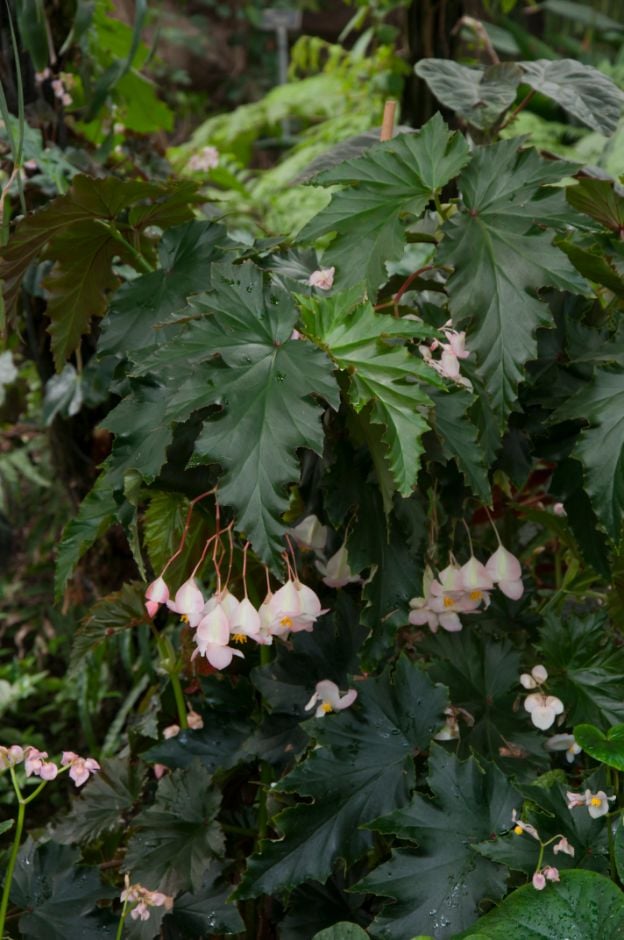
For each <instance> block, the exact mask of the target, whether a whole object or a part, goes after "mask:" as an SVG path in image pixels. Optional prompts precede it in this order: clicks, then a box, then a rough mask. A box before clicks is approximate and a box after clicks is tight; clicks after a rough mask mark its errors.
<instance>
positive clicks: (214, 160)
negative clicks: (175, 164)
mask: <svg viewBox="0 0 624 940" xmlns="http://www.w3.org/2000/svg"><path fill="white" fill-rule="evenodd" d="M187 166H188V169H189V170H195V171H197V172H201V173H207V172H208V171H209V170H214V169H215V167H218V166H219V151H218V150H217V148H216V147H203V148H202V150H200V151H199V153H194V154H193V156H192V157H191V159H190V160H189V162H188V164H187Z"/></svg>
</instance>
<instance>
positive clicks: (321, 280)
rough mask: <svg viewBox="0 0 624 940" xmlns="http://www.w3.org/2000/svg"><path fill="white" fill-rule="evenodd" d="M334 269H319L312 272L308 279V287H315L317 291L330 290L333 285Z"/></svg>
mask: <svg viewBox="0 0 624 940" xmlns="http://www.w3.org/2000/svg"><path fill="white" fill-rule="evenodd" d="M335 273H336V268H319V269H318V270H317V271H313V272H312V274H311V275H310V277H309V278H308V284H309V285H310V287H316V288H318V290H331V288H332V287H333V284H334V274H335Z"/></svg>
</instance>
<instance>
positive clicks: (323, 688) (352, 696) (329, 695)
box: [305, 679, 357, 718]
mask: <svg viewBox="0 0 624 940" xmlns="http://www.w3.org/2000/svg"><path fill="white" fill-rule="evenodd" d="M356 698H357V692H356V690H355V689H349V690H348V692H345V694H344V695H341V694H340V689H339V688H338V686H337V685H336V683H335V682H332V681H331V679H321V681H320V682H317V683H316V688H315V690H314V694H313V695H312V698H311V699H310V701H309V702H308V704H307V705H306V707H305V709H306V711H308V712H309V711H311V710H312V709H313V708H314V706H315V705H316V712H315V713H314V717H315V718H322V717H323V715H327V714H329V713H330V712H340V711H342V710H343V709H344V708H349V706H350V705H353V703H354V702H355V700H356Z"/></svg>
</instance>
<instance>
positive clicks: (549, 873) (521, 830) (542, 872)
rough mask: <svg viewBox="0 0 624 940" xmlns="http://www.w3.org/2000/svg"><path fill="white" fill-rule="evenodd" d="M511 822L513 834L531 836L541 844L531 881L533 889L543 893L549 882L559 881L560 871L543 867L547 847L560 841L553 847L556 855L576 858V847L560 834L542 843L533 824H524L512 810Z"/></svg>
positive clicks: (550, 866) (549, 866) (550, 867)
mask: <svg viewBox="0 0 624 940" xmlns="http://www.w3.org/2000/svg"><path fill="white" fill-rule="evenodd" d="M511 821H512V823H513V832H515V834H516V835H517V836H521V835H524V834H525V833H526V835H528V836H531V838H532V839H535V840H536V842H539V844H540V850H539V857H538V860H537V867H536V869H535V871H534V872H533V877H532V879H531V881H532V884H533V887H534V888H535V889H536V890H537V891H543V890H544V888H545V887H546V884H547V882H549V881H559V869H558V868H555V867H554V866H553V865H544V866H542V860H543V858H544V849H546V847H547V846H549V845H552V844H553V842H554V841H555V839H558V840H559V841H558V842H557V844H556V845H553V852H554V854H555V855H558V854H559V853H560V852H563V853H564V854H565V855H570V856H574V846H573V845H570V843H569V842H568V840H567V839H566V837H565V836H562V835H561V833H558V834H557V835H556V836H552V838H550V839H548V840H547V841H546V842H543V841H542V838H541V836H540V834H539V832H538V831H537V829H536V828H535V826H533V825H531V823H527V822H523V821H522V820H521V819H520V818H519V816H518V814H517V812H516V810H515V809H514V810H512V813H511Z"/></svg>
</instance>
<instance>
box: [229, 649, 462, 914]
mask: <svg viewBox="0 0 624 940" xmlns="http://www.w3.org/2000/svg"><path fill="white" fill-rule="evenodd" d="M357 691H358V699H357V702H356V704H355V705H353V706H352V707H351V708H350V709H348V710H347V711H343V712H340V713H337V714H335V715H328V716H326V717H325V718H320V719H318V720H317V721H316V722H315V723H314V724H313V725H309V726H308V727H309V728H310V733H311V735H312V736H313V737H314V739H315V740H316V745H317V746H316V747H315V748H314V749H313V750H312V751H311V752H310V754H309V755H308V757H307V758H306V760H304V761H302V762H301V763H300V764H299V765H298V766H297V767H296V768H295V769H294V770H293V771H292V772H291V773H290V774H289V775H288V776H287V777H286V778H285V779H284V780H282V781H281V782H280V784H279V787H278V789H280V790H283V791H286V792H288V793H298V794H300V795H301V796H303V797H310V798H312V799H313V800H314V802H313V803H302V804H299V805H298V806H294V807H291V808H290V809H287V810H285V811H284V812H283V813H280V814H279V815H278V816H277V817H276V819H275V825H276V827H277V828H278V829H279V830H280V832H281V833H282V834H283V835H282V837H281V838H280V839H279V840H276V841H273V842H271V841H265V842H263V843H262V845H261V848H260V852H259V853H258V854H256V855H254V856H252V858H251V859H250V861H249V864H248V868H247V874H246V875H245V877H244V878H243V880H242V882H241V884H240V885H239V887H238V889H237V891H236V897H239V898H249V897H256V896H258V895H259V894H272V893H274V892H277V891H286V890H290V889H291V888H292V887H294V886H295V885H297V884H301V882H303V881H307V880H309V879H315V880H317V881H325V879H326V878H327V877H328V876H329V874H330V872H331V869H332V865H333V863H334V862H335V860H336V859H338V858H343V859H345V860H346V862H347V863H352V862H354V861H355V860H356V859H358V858H360V857H361V856H362V855H363V854H364V853H365V852H366V851H367V850H368V849H369V848H370V846H371V845H372V836H371V833H369V832H366V831H365V830H364V829H363V828H362V827H363V826H364V825H365V823H367V822H370V821H372V820H373V819H375V818H376V817H377V816H379V815H380V814H384V813H388V812H391V811H392V810H394V809H397V808H398V807H400V806H403V805H404V804H405V803H406V802H407V799H408V796H409V790H410V786H411V785H413V782H414V762H413V754H414V749H415V748H418V749H422V748H425V747H427V745H428V743H429V740H430V738H431V735H432V734H433V732H434V731H435V729H436V727H438V726H439V723H440V716H441V713H442V710H443V709H444V707H445V704H446V692H445V690H444V689H443V688H441V687H436V686H434V685H433V684H432V683H431V682H430V681H429V679H428V678H427V676H426V675H425V674H424V673H423V672H421V670H420V669H419V668H418V666H416V665H415V664H414V663H411V662H409V660H407V659H406V658H401V659H400V660H399V662H398V663H397V665H396V668H395V670H394V673H393V672H392V671H391V670H390V669H387V670H386V671H385V672H384V673H383V675H381V676H379V677H378V678H376V679H366V680H365V681H364V682H358V683H357Z"/></svg>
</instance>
